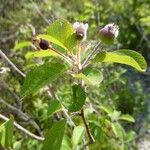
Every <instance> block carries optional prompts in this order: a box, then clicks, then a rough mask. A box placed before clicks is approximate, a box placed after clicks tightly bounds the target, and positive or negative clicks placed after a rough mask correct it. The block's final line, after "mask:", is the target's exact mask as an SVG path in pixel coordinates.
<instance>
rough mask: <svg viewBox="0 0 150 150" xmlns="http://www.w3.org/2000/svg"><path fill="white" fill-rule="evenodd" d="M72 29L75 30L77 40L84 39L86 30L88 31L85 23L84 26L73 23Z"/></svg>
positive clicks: (79, 23) (80, 23)
mask: <svg viewBox="0 0 150 150" xmlns="http://www.w3.org/2000/svg"><path fill="white" fill-rule="evenodd" d="M73 28H74V30H75V33H76V35H77V38H78V39H86V36H87V30H88V24H87V23H86V24H84V23H82V22H75V23H74V24H73Z"/></svg>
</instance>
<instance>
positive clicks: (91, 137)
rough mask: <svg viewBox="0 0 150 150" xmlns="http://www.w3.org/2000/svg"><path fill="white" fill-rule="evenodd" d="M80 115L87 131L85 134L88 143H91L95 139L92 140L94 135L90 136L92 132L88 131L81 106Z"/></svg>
mask: <svg viewBox="0 0 150 150" xmlns="http://www.w3.org/2000/svg"><path fill="white" fill-rule="evenodd" d="M80 115H81V118H82V120H83V123H84V125H85V129H86V132H87V135H88V138H89V143H90V144H93V143H94V142H95V140H94V137H93V136H92V134H91V132H90V128H89V125H88V123H87V121H86V119H85V116H84V110H83V108H82V109H81V114H80Z"/></svg>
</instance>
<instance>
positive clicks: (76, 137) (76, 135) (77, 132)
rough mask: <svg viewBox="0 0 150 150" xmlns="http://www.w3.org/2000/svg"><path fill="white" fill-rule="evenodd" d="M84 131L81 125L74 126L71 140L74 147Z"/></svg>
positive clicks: (80, 139)
mask: <svg viewBox="0 0 150 150" xmlns="http://www.w3.org/2000/svg"><path fill="white" fill-rule="evenodd" d="M84 133H85V129H84V127H83V126H77V127H75V128H74V130H73V135H72V142H73V146H74V147H76V146H77V145H78V144H79V143H80V142H81V141H82V138H83V136H84Z"/></svg>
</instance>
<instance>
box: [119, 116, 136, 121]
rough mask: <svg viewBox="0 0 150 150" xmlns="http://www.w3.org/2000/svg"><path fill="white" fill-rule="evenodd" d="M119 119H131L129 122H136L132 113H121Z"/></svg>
mask: <svg viewBox="0 0 150 150" xmlns="http://www.w3.org/2000/svg"><path fill="white" fill-rule="evenodd" d="M119 119H121V120H126V121H129V122H135V120H134V118H133V117H132V116H130V115H121V116H120V117H119Z"/></svg>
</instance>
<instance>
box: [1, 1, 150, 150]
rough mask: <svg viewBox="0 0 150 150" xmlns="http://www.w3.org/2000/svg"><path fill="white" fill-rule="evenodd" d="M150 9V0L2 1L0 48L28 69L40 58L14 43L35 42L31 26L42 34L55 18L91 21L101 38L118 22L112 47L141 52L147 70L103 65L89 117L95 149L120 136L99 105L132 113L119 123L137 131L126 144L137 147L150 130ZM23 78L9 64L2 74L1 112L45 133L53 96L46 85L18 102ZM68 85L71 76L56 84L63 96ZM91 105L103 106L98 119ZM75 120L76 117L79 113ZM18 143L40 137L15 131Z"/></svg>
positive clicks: (29, 144) (34, 144) (30, 144)
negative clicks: (130, 119) (129, 120)
mask: <svg viewBox="0 0 150 150" xmlns="http://www.w3.org/2000/svg"><path fill="white" fill-rule="evenodd" d="M149 10H150V2H149V0H107V1H106V0H69V1H67V0H43V1H40V0H1V3H0V49H1V50H2V51H3V52H4V53H5V54H6V55H7V56H8V57H9V58H10V59H11V60H12V61H13V62H14V64H16V66H18V68H20V69H21V70H23V72H28V71H29V70H30V68H32V67H33V66H35V65H36V63H37V61H40V60H38V59H28V58H26V57H25V56H26V53H27V52H30V51H33V48H32V47H25V48H21V49H19V50H14V49H13V48H14V47H15V45H16V44H17V43H19V42H21V41H31V38H32V29H33V28H35V30H36V33H37V34H39V33H44V31H45V28H46V27H47V25H49V24H50V23H51V22H53V21H54V20H55V19H57V18H65V19H67V20H69V21H70V22H72V23H73V22H75V21H82V22H87V23H88V24H89V30H88V39H91V38H92V39H93V40H94V39H97V31H98V29H99V28H100V27H102V26H104V25H105V24H107V23H110V22H115V23H117V24H118V25H119V27H120V34H119V37H118V41H117V43H116V44H115V45H113V46H112V47H111V48H110V47H109V49H110V50H113V49H120V48H128V49H133V50H135V51H137V52H140V53H142V54H143V56H144V57H145V59H146V61H147V63H148V69H147V71H146V72H145V73H139V72H137V71H135V70H133V69H131V68H128V67H125V66H123V65H116V64H115V65H105V66H104V65H103V67H104V69H103V74H104V80H103V82H102V83H101V85H100V87H99V88H95V89H94V90H93V89H90V88H89V89H88V91H89V100H88V102H87V103H88V104H87V106H89V107H88V108H87V117H88V119H89V120H90V127H91V129H92V133H93V134H94V137H95V139H96V143H95V144H94V145H92V146H91V149H93V150H96V149H103V150H108V149H118V145H119V143H118V142H119V140H118V139H117V138H115V137H114V136H113V135H112V134H111V133H109V129H108V128H107V126H108V125H107V120H106V119H105V118H107V117H108V116H107V114H106V113H105V112H103V111H102V110H101V108H100V106H103V105H109V106H110V107H111V108H113V109H116V110H117V111H120V112H121V113H122V114H130V115H132V116H133V117H134V118H135V123H126V122H121V124H122V126H123V127H124V128H125V130H126V131H127V132H128V131H135V132H136V134H137V136H135V138H133V139H131V141H132V142H130V143H129V144H127V145H126V148H127V149H131V150H132V149H137V144H136V142H137V143H139V142H140V140H141V139H143V138H144V137H145V136H146V135H148V134H149V133H150V131H149V128H150V125H149V123H150V101H149V99H150V94H149V92H150V86H149V85H150V77H149V76H150V68H149V64H150V11H149ZM46 59H47V58H46ZM51 59H52V60H53V58H51ZM0 67H6V68H9V65H8V64H7V63H6V62H5V61H3V60H2V59H1V58H0ZM97 67H98V68H99V69H101V68H102V67H101V66H97ZM101 70H102V69H101ZM22 81H23V78H22V77H21V76H20V75H18V74H17V73H16V72H15V71H14V70H13V69H11V68H10V70H9V71H7V72H6V73H3V74H0V98H2V99H3V100H4V101H0V103H1V105H0V112H1V113H3V114H5V115H9V114H10V113H12V114H13V115H14V116H15V120H16V121H18V123H20V124H21V125H22V126H24V127H25V128H27V129H29V130H30V131H32V132H33V133H35V134H38V135H40V132H41V131H40V129H41V130H42V131H43V132H44V133H45V132H46V131H47V130H48V128H50V126H51V125H52V123H53V121H54V120H55V116H54V117H49V116H47V109H48V105H49V102H50V98H49V96H48V94H47V92H46V89H42V91H40V92H39V94H36V95H32V97H28V98H26V99H24V100H22V101H20V98H19V92H20V86H21V85H22ZM70 84H71V80H70V78H69V77H68V78H62V79H59V80H58V81H56V82H54V83H53V84H52V87H53V89H54V91H55V92H56V93H57V94H58V96H59V98H60V99H61V100H62V101H67V100H68V101H69V99H70V95H71V87H70ZM4 102H5V103H4ZM10 105H11V106H14V107H16V108H17V109H18V110H21V111H22V112H23V113H24V115H23V114H21V113H18V112H17V111H14V110H13V109H11V108H10V107H9V106H10ZM91 105H92V106H91ZM91 109H94V110H95V111H99V116H98V118H96V116H95V115H94V114H93V116H92V114H90V110H91ZM33 120H34V121H33ZM108 120H109V118H108ZM75 121H77V122H78V118H76V119H75ZM35 122H36V123H37V124H38V125H39V126H40V129H39V128H38V127H37V126H36V124H35ZM99 126H100V127H99ZM66 132H67V133H68V135H70V134H71V133H70V130H68V131H66ZM100 147H101V148H100ZM20 148H22V149H32V150H34V149H35V150H38V149H39V150H40V149H41V145H40V142H38V141H36V140H33V139H31V138H28V137H26V136H22V135H20V134H19V133H18V132H15V136H14V149H16V150H17V149H18V150H19V149H20Z"/></svg>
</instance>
